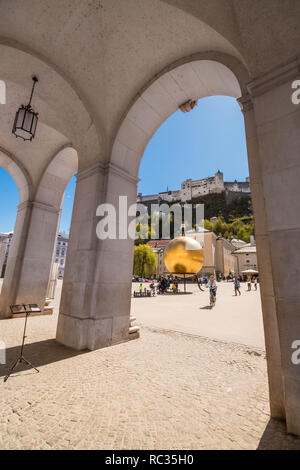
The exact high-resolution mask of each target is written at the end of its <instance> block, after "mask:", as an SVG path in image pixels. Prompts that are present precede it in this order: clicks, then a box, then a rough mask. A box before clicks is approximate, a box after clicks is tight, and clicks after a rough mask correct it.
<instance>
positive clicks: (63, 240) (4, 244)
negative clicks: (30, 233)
mask: <svg viewBox="0 0 300 470" xmlns="http://www.w3.org/2000/svg"><path fill="white" fill-rule="evenodd" d="M12 238H13V232H10V233H0V278H1V277H4V274H5V269H6V265H7V259H8V255H9V250H10V246H11V242H12ZM68 242H69V237H68V235H65V234H61V233H59V234H58V235H57V240H56V247H55V253H54V263H57V264H58V274H57V277H58V279H63V277H64V269H65V264H66V258H67V249H68Z"/></svg>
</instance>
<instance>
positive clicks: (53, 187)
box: [35, 145, 78, 210]
mask: <svg viewBox="0 0 300 470" xmlns="http://www.w3.org/2000/svg"><path fill="white" fill-rule="evenodd" d="M77 169H78V154H77V151H76V150H75V149H74V148H73V147H72V146H71V145H66V146H64V147H63V148H62V149H60V150H59V151H58V152H57V153H56V154H55V155H54V156H53V158H52V159H51V161H50V163H49V164H48V166H47V168H46V169H45V171H44V173H43V175H42V177H41V179H40V181H39V184H38V187H37V191H36V195H35V201H36V202H38V203H42V204H46V205H49V206H51V207H53V208H55V209H57V210H60V209H61V207H62V202H63V195H64V192H65V189H66V186H67V184H68V182H69V181H70V179H71V178H72V176H73V175H74V173H75V172H76V171H77Z"/></svg>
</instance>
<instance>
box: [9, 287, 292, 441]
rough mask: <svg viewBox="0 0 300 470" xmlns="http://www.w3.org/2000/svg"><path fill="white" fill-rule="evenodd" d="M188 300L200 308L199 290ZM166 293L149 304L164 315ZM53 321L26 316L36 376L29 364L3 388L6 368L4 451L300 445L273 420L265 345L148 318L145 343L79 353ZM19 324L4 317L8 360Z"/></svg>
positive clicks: (28, 354)
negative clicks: (60, 338) (59, 336)
mask: <svg viewBox="0 0 300 470" xmlns="http://www.w3.org/2000/svg"><path fill="white" fill-rule="evenodd" d="M224 289H225V288H224ZM219 292H220V291H219ZM224 292H225V291H224ZM253 294H254V293H253ZM201 295H202V293H201ZM205 295H207V293H206V294H205ZM224 295H225V294H224ZM254 295H255V294H254ZM188 297H189V298H192V297H194V298H195V304H196V298H199V297H200V295H196V294H195V295H194V296H188ZM166 299H167V296H166V297H165V298H161V297H158V298H157V299H156V298H155V299H152V300H153V306H156V307H159V305H162V304H161V302H166V304H164V306H163V307H161V310H162V311H167V309H166V305H167V304H168V302H169V301H168V300H166ZM178 299H179V298H178ZM244 299H245V301H246V296H245V297H244ZM57 300H58V299H57ZM145 301H147V299H136V302H142V303H143V302H145ZM150 301H151V299H150ZM191 301H192V300H189V302H191ZM235 301H236V299H232V302H235ZM218 302H219V300H218ZM142 303H139V309H140V308H141V307H142ZM145 305H146V304H145ZM171 305H172V304H171ZM233 305H234V304H233ZM235 305H237V304H235ZM153 312H154V310H153ZM200 312H201V310H200ZM211 313H212V314H213V312H211ZM224 314H225V312H224ZM145 315H146V314H145ZM56 321H57V313H55V314H54V315H53V316H44V317H35V318H30V319H29V323H28V338H27V343H28V344H27V345H26V347H25V355H26V357H28V359H29V360H30V361H32V363H33V364H35V365H36V366H38V367H39V369H40V373H39V374H37V373H35V372H34V371H32V370H29V371H25V370H24V371H23V372H21V373H17V374H14V375H13V376H12V377H11V378H10V379H9V380H8V381H7V382H6V383H5V384H4V383H3V381H2V378H3V376H4V374H5V371H6V368H5V367H4V366H1V369H0V376H1V382H0V388H1V393H0V448H2V449H15V448H17V449H73V448H75V449H162V448H165V449H256V448H257V447H259V448H262V449H264V448H295V449H300V439H296V438H294V437H292V436H287V435H285V432H284V425H283V424H282V423H279V422H275V421H274V422H273V421H272V422H269V405H268V389H267V372H266V361H265V357H264V352H263V351H262V350H259V349H255V348H253V347H250V346H242V345H239V344H235V343H228V342H225V341H220V340H218V341H215V340H213V339H211V338H206V339H205V338H202V337H199V336H196V335H195V334H194V335H191V334H187V332H183V333H181V332H172V331H165V330H162V329H160V328H158V327H155V326H150V320H148V323H149V325H148V326H146V325H145V326H143V327H142V329H141V338H140V339H139V340H134V341H131V342H128V343H123V344H120V345H116V346H114V347H111V348H105V349H101V350H98V351H92V352H83V353H76V352H74V351H72V350H70V349H67V348H65V347H63V346H60V345H58V344H57V343H56V342H55V340H54V337H55V328H56ZM143 321H144V322H145V319H144V320H143ZM23 322H24V319H9V320H2V321H0V332H1V338H3V339H5V341H6V342H7V347H8V363H10V362H11V361H12V360H13V358H14V357H15V356H16V355H17V352H18V345H19V344H20V339H21V335H22V327H23ZM170 327H172V324H170ZM169 329H171V328H169Z"/></svg>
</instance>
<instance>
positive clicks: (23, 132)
mask: <svg viewBox="0 0 300 470" xmlns="http://www.w3.org/2000/svg"><path fill="white" fill-rule="evenodd" d="M32 80H33V85H32V90H31V95H30V100H29V103H28V104H27V105H26V106H24V105H22V106H21V107H20V108H19V109H18V111H17V113H16V117H15V122H14V126H13V130H12V132H13V134H15V136H16V137H21V139H23V140H32V139H33V138H34V135H35V131H36V126H37V122H38V113H35V112H34V111H33V109H32V108H31V100H32V96H33V91H34V87H35V85H36V82H37V81H38V79H37V77H32Z"/></svg>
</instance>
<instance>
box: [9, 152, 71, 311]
mask: <svg viewBox="0 0 300 470" xmlns="http://www.w3.org/2000/svg"><path fill="white" fill-rule="evenodd" d="M7 168H12V170H11V171H12V173H13V174H16V181H18V187H19V185H21V186H20V204H19V207H18V214H17V219H16V225H15V230H14V236H13V242H12V246H11V249H10V251H11V252H10V256H9V258H8V264H7V273H6V276H5V279H4V283H3V288H2V292H1V297H0V309H1V312H2V315H3V314H4V316H10V315H11V312H10V308H9V306H10V305H12V304H17V303H24V302H27V303H32V302H33V301H34V302H35V303H38V305H39V306H40V308H41V309H42V310H43V309H44V306H45V300H46V293H47V286H48V282H49V276H50V271H51V266H52V262H53V252H54V248H55V241H56V238H57V232H58V229H59V222H60V215H61V207H62V203H63V196H64V191H65V188H66V186H67V184H68V182H69V180H70V178H71V177H72V176H73V174H74V173H75V171H76V170H77V168H78V157H77V152H76V151H75V150H74V149H73V148H69V147H66V148H63V149H61V150H60V151H59V152H58V153H57V154H56V155H55V156H54V157H53V159H52V160H51V162H50V164H49V165H48V167H47V168H46V170H45V172H44V173H43V175H42V178H41V180H40V182H39V184H38V188H37V191H36V194H35V195H32V196H31V197H30V196H29V195H30V193H29V185H28V183H27V185H25V182H26V178H25V177H24V175H23V173H22V171H21V170H20V168H19V167H16V165H15V164H14V162H13V161H11V160H9V165H7ZM16 168H17V169H16ZM21 190H22V193H21ZM21 195H22V196H21ZM21 197H22V198H21Z"/></svg>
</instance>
